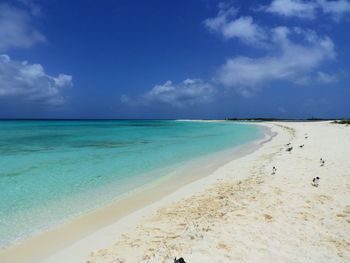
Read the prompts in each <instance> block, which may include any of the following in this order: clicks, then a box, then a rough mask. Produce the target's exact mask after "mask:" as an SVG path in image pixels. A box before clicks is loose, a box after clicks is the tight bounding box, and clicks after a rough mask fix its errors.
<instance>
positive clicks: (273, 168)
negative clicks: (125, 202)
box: [272, 166, 277, 175]
mask: <svg viewBox="0 0 350 263" xmlns="http://www.w3.org/2000/svg"><path fill="white" fill-rule="evenodd" d="M276 171H277V169H276V167H275V166H274V167H272V174H273V175H274V174H276Z"/></svg>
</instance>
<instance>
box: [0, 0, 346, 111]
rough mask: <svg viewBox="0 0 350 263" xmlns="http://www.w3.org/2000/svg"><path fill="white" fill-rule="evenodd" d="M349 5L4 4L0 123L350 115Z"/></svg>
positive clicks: (276, 0)
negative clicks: (3, 120)
mask: <svg viewBox="0 0 350 263" xmlns="http://www.w3.org/2000/svg"><path fill="white" fill-rule="evenodd" d="M349 28H350V1H348V0H337V1H335V0H333V1H328V0H311V1H302V0H269V1H238V0H236V1H214V0H213V1H211V0H197V1H195V0H193V1H188V0H187V1H185V0H179V1H164V0H158V1H156V0H149V1H141V0H139V1H133V0H129V1H127V0H103V1H92V0H85V1H65V0H60V1H58V0H46V1H44V0H42V1H40V0H36V1H35V0H12V1H1V0H0V118H224V117H280V118H309V117H322V118H339V117H350V103H349V101H350V87H349V82H350V37H349V36H350V29H349Z"/></svg>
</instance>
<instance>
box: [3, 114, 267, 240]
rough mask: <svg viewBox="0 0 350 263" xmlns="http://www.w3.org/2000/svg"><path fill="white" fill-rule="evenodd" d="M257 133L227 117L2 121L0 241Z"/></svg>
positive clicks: (92, 205) (105, 200)
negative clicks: (214, 119)
mask: <svg viewBox="0 0 350 263" xmlns="http://www.w3.org/2000/svg"><path fill="white" fill-rule="evenodd" d="M262 135H263V131H262V130H261V129H259V128H257V127H256V126H253V125H240V124H234V123H228V122H227V123H205V122H185V121H157V120H154V121H136V120H132V121H131V120H130V121H129V120H126V121H0V200H1V201H0V246H4V245H6V244H8V243H10V242H14V241H15V240H16V239H19V238H23V237H25V236H28V235H30V234H33V233H35V232H37V231H38V230H40V229H44V228H46V227H48V226H51V225H54V224H56V223H59V222H62V221H63V220H65V219H67V218H70V217H74V216H76V215H79V214H81V213H84V212H87V211H89V210H92V209H94V208H97V207H99V206H102V205H105V204H107V203H108V202H110V201H111V200H113V199H114V198H116V197H118V196H120V195H121V194H125V193H126V192H128V191H130V190H132V189H135V188H137V187H140V186H142V185H144V184H146V183H150V182H152V181H154V180H156V179H157V177H158V178H159V176H160V174H157V173H152V171H154V170H156V169H159V168H162V167H166V166H169V165H172V164H174V163H182V162H184V161H187V160H190V159H193V158H196V157H198V156H202V155H205V154H209V153H213V152H216V151H221V150H224V149H228V148H232V147H234V146H238V145H242V144H244V143H247V142H250V141H252V140H256V139H258V138H259V137H261V136H262Z"/></svg>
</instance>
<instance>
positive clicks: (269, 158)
mask: <svg viewBox="0 0 350 263" xmlns="http://www.w3.org/2000/svg"><path fill="white" fill-rule="evenodd" d="M264 125H267V126H269V127H271V128H272V129H273V130H274V131H277V132H278V135H277V136H275V137H274V138H273V140H272V141H270V142H268V143H266V144H264V146H263V147H261V148H260V149H258V150H257V151H255V152H253V153H251V154H249V155H246V156H244V157H242V158H239V159H236V160H233V161H231V162H229V163H228V164H226V165H224V166H222V167H220V168H219V169H217V170H216V171H215V172H214V173H212V174H211V175H210V176H207V177H205V178H203V179H200V180H198V181H195V182H193V183H190V184H188V185H186V186H184V187H182V188H181V189H179V190H178V191H176V192H175V193H173V194H170V195H168V196H166V197H165V198H162V199H161V200H159V201H158V202H156V203H153V204H152V205H148V206H146V207H144V208H142V209H140V210H138V211H136V212H134V213H132V214H130V215H129V216H126V217H124V218H122V219H120V220H117V221H116V222H114V223H113V224H111V225H109V226H106V227H104V228H102V229H100V230H99V231H97V232H95V233H93V234H91V235H88V236H86V237H84V238H82V239H81V240H79V241H78V242H76V243H74V244H71V245H70V246H68V247H66V248H64V249H63V250H62V251H59V252H58V253H56V254H54V255H51V256H50V257H48V258H46V259H45V260H44V261H45V262H91V263H92V262H94V263H95V262H96V263H100V262H132V263H133V262H169V263H170V262H173V261H172V260H173V258H174V257H175V256H177V257H179V256H181V257H184V259H185V260H186V262H187V263H193V262H200V263H202V262H327V263H328V262H350V160H349V158H350V127H346V126H343V125H337V124H331V123H329V122H312V123H311V122H299V123H294V122H293V123H291V122H288V123H282V122H279V123H277V122H274V123H264ZM305 136H307V137H308V138H305ZM287 143H291V146H293V150H292V152H291V153H288V152H286V148H287V146H286V144H287ZM302 144H304V147H303V148H300V147H299V145H302ZM320 158H323V159H325V160H326V163H325V165H324V166H320V161H319V160H320ZM273 166H275V167H276V168H277V172H276V174H274V175H273V174H272V173H271V172H272V167H273ZM316 176H319V177H320V178H321V179H320V183H319V186H318V187H313V186H312V185H311V181H312V178H313V177H316ZM0 258H1V257H0ZM29 261H30V260H28V262H29Z"/></svg>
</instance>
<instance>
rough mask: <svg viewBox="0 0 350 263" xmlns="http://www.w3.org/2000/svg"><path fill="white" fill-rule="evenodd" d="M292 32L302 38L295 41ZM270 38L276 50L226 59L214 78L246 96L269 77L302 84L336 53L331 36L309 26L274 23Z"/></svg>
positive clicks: (272, 79) (266, 81)
mask: <svg viewBox="0 0 350 263" xmlns="http://www.w3.org/2000/svg"><path fill="white" fill-rule="evenodd" d="M292 36H298V37H302V38H303V42H302V43H300V42H298V43H296V42H294V41H293V40H291V37H292ZM271 39H272V41H273V44H274V45H275V48H276V50H277V51H276V52H274V53H272V54H268V55H266V56H263V57H258V58H251V57H245V56H239V57H235V58H231V59H228V60H227V61H226V63H225V64H224V65H222V66H221V68H220V69H219V71H218V75H217V81H218V82H219V83H221V84H223V85H224V86H226V87H229V88H234V89H236V90H237V91H238V92H239V93H240V94H241V95H243V96H246V97H249V96H252V95H254V94H255V92H256V91H257V90H258V89H259V88H261V87H262V86H263V85H265V84H267V83H268V82H271V81H276V80H283V81H290V82H293V83H295V84H305V83H306V82H305V81H307V80H308V79H309V78H310V75H312V74H315V72H314V71H315V70H316V69H317V68H318V67H319V66H320V65H321V64H322V63H323V62H325V61H327V60H330V59H333V58H334V57H335V55H336V54H335V51H334V44H333V42H332V40H331V39H330V38H329V37H327V36H324V37H320V36H318V35H317V34H316V33H315V32H314V31H311V30H303V29H300V28H295V29H293V30H291V29H289V28H287V27H277V28H274V29H273V30H272V31H271ZM324 76H325V75H324Z"/></svg>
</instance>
